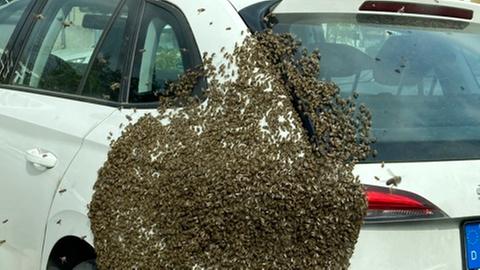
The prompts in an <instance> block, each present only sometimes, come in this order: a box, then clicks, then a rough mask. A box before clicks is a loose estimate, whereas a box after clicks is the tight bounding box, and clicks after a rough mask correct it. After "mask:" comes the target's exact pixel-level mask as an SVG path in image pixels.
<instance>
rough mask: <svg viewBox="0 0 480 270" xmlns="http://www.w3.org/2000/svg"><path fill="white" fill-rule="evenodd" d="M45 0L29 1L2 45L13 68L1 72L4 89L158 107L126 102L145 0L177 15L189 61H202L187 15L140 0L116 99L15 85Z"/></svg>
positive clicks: (112, 104)
mask: <svg viewBox="0 0 480 270" xmlns="http://www.w3.org/2000/svg"><path fill="white" fill-rule="evenodd" d="M48 1H49V0H37V1H35V0H34V1H32V2H31V3H29V5H28V7H27V9H26V10H25V12H24V14H23V15H22V18H21V19H20V21H19V23H18V24H17V26H16V28H15V30H14V32H13V33H12V37H11V38H10V40H9V41H8V43H7V46H6V47H5V51H7V50H8V51H10V52H11V54H10V55H6V54H3V55H2V56H1V57H2V60H4V61H8V63H11V64H10V65H11V67H12V68H10V69H6V70H5V71H3V72H2V73H0V87H3V88H5V89H10V90H16V91H21V92H27V93H33V94H40V95H46V96H52V97H56V98H64V99H69V100H75V101H80V102H88V103H93V104H99V105H105V106H110V107H117V108H118V107H122V108H138V109H155V108H158V105H159V103H158V102H149V103H129V102H128V97H129V94H130V85H131V76H132V72H133V67H134V59H135V52H136V50H137V44H138V38H139V35H140V30H141V27H142V22H143V18H144V13H145V7H146V6H147V3H148V4H152V5H155V6H157V7H159V8H161V9H163V10H164V11H165V12H169V13H171V14H172V15H173V16H174V17H175V18H176V22H177V23H178V25H179V26H180V27H181V30H182V33H183V38H184V39H185V44H188V45H189V48H188V50H189V51H190V52H191V54H190V57H191V58H192V59H193V58H196V59H195V60H194V61H191V62H192V63H195V64H197V63H198V65H201V64H202V63H203V61H202V59H201V55H200V52H199V49H198V45H197V42H196V39H195V36H194V34H193V31H192V29H191V27H190V24H189V22H188V19H187V17H186V16H185V14H184V13H183V12H182V11H181V9H180V8H178V7H177V6H175V5H173V4H171V3H166V2H159V1H156V0H143V1H138V3H137V5H138V6H137V7H136V9H137V14H136V15H137V16H136V20H135V22H134V25H133V26H132V29H133V30H132V31H133V32H132V33H131V40H130V41H129V42H128V48H127V49H126V50H127V57H128V59H126V61H125V62H124V64H123V66H122V82H121V89H120V99H119V101H109V100H104V99H99V98H94V97H88V96H82V95H78V94H70V93H61V92H56V91H52V90H46V89H40V88H33V87H28V86H21V85H14V84H13V83H12V81H13V79H14V75H15V70H16V68H17V67H18V65H19V61H20V57H21V55H22V54H23V52H24V50H25V47H26V45H27V41H28V40H29V38H30V37H31V34H32V31H33V28H34V26H35V22H36V20H35V14H41V12H42V10H43V9H44V7H45V6H46V4H47V3H48ZM126 1H127V0H121V1H120V2H119V4H118V6H117V7H116V8H115V10H114V12H113V14H112V17H111V18H110V20H109V21H108V23H107V26H106V28H105V30H104V31H103V33H102V35H101V36H100V39H99V42H98V44H97V46H96V47H95V49H94V51H93V53H92V57H91V61H90V62H89V63H88V66H87V71H86V73H85V76H84V78H82V81H81V84H80V86H81V87H79V89H81V90H82V91H83V88H84V87H85V82H86V79H87V77H88V76H89V74H90V72H91V68H92V66H93V59H95V58H96V57H97V56H98V53H99V51H100V48H101V47H102V45H103V44H104V42H105V39H106V37H107V36H108V34H109V33H110V31H111V28H112V26H113V24H114V22H115V20H116V19H117V17H118V16H119V14H120V13H121V9H122V7H123V5H124V4H125V3H126ZM182 53H183V52H182ZM185 68H186V70H188V69H189V68H191V67H185ZM199 85H201V86H202V87H203V86H204V85H205V80H202V81H201V82H200V83H199Z"/></svg>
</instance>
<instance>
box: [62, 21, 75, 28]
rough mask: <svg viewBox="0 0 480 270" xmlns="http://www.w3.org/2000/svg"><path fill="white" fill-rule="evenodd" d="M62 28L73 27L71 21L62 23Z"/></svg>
mask: <svg viewBox="0 0 480 270" xmlns="http://www.w3.org/2000/svg"><path fill="white" fill-rule="evenodd" d="M62 25H63V27H65V28H67V27H70V26H72V25H73V22H72V21H63V22H62Z"/></svg>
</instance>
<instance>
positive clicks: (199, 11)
mask: <svg viewBox="0 0 480 270" xmlns="http://www.w3.org/2000/svg"><path fill="white" fill-rule="evenodd" d="M197 11H198V14H200V13H202V12H204V11H205V9H204V8H199V9H197Z"/></svg>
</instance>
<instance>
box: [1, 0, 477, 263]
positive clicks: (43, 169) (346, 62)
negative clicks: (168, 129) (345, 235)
mask: <svg viewBox="0 0 480 270" xmlns="http://www.w3.org/2000/svg"><path fill="white" fill-rule="evenodd" d="M269 13H273V14H274V15H275V18H273V19H271V23H273V24H274V25H275V26H274V30H275V31H276V32H291V33H293V34H294V35H296V36H297V38H299V39H300V40H302V44H303V46H305V47H306V48H307V49H310V50H314V49H319V50H320V52H321V54H322V69H321V72H320V75H319V76H320V78H322V79H325V80H331V81H334V82H336V83H337V84H338V85H339V87H340V89H341V92H342V94H344V95H345V96H350V95H356V93H358V94H359V99H358V100H359V102H362V103H365V104H367V105H368V107H369V108H370V110H371V112H372V114H373V133H374V135H375V136H376V137H377V142H376V144H375V145H374V148H375V149H376V150H377V151H378V155H377V156H376V157H375V158H371V159H369V160H367V161H365V162H364V163H362V164H359V165H357V167H356V168H355V171H354V172H355V174H358V175H359V176H360V179H361V181H362V183H363V184H365V187H366V189H367V196H368V200H369V211H368V216H367V217H366V219H365V225H364V226H363V228H362V230H361V233H360V238H359V241H358V244H357V246H356V250H355V253H354V256H353V258H352V260H351V269H353V270H363V269H369V270H371V269H389V270H394V269H408V270H416V269H425V270H441V269H445V270H465V269H468V270H471V269H480V81H479V79H480V46H479V45H480V24H479V23H480V6H478V5H477V4H473V3H470V2H467V1H445V0H421V1H410V2H406V1H363V0H351V1H346V0H342V1H336V0H317V1H311V0H283V1H261V0H231V1H227V0H195V1H192V0H166V1H154V0H104V1H98V0H41V1H34V0H16V1H13V2H12V3H9V4H6V5H4V6H1V7H0V29H1V32H0V51H2V52H3V55H2V58H1V59H0V269H18V270H31V269H95V251H94V248H93V246H92V243H93V235H92V233H91V230H90V223H89V219H88V204H89V201H90V199H91V196H92V192H93V190H92V187H93V185H94V182H95V180H96V178H97V170H98V169H99V168H100V167H101V166H102V164H103V162H104V161H105V160H106V155H107V152H108V151H109V138H108V137H113V138H115V137H118V136H119V135H120V133H121V126H122V125H123V126H124V125H125V124H126V123H127V122H128V120H127V119H126V116H129V117H133V118H138V117H140V116H141V115H143V114H145V113H149V112H155V108H156V107H157V102H156V100H157V96H158V95H159V94H162V90H163V89H164V87H165V85H166V84H167V83H168V81H171V80H175V78H177V77H178V75H180V74H182V73H183V72H184V70H186V69H188V68H190V67H193V66H196V65H198V64H201V57H200V55H201V53H203V52H208V53H214V52H219V51H220V50H221V48H222V47H224V46H226V47H227V49H230V50H231V49H232V48H233V47H234V44H235V42H241V40H242V35H241V32H242V31H245V32H246V31H249V30H250V31H261V30H262V29H263V28H265V27H266V22H265V21H264V19H263V18H264V16H265V15H266V14H269ZM69 52H80V55H81V57H80V58H79V57H77V56H76V55H71V53H69ZM78 59H80V60H78ZM221 61H222V59H220V58H218V59H216V63H220V62H221ZM119 108H121V109H119ZM134 108H136V109H134ZM400 180H401V181H400Z"/></svg>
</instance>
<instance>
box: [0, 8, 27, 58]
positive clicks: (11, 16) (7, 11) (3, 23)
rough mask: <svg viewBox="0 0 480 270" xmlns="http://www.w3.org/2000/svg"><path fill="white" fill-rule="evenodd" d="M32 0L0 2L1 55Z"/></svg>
mask: <svg viewBox="0 0 480 270" xmlns="http://www.w3.org/2000/svg"><path fill="white" fill-rule="evenodd" d="M30 2H32V0H3V1H0V33H1V35H0V53H2V52H3V51H4V50H5V47H6V45H7V42H8V40H9V39H10V37H11V35H12V34H13V31H14V30H15V27H16V26H17V24H18V22H19V20H20V18H21V16H22V14H23V13H24V11H25V9H26V8H27V6H28V4H30Z"/></svg>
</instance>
